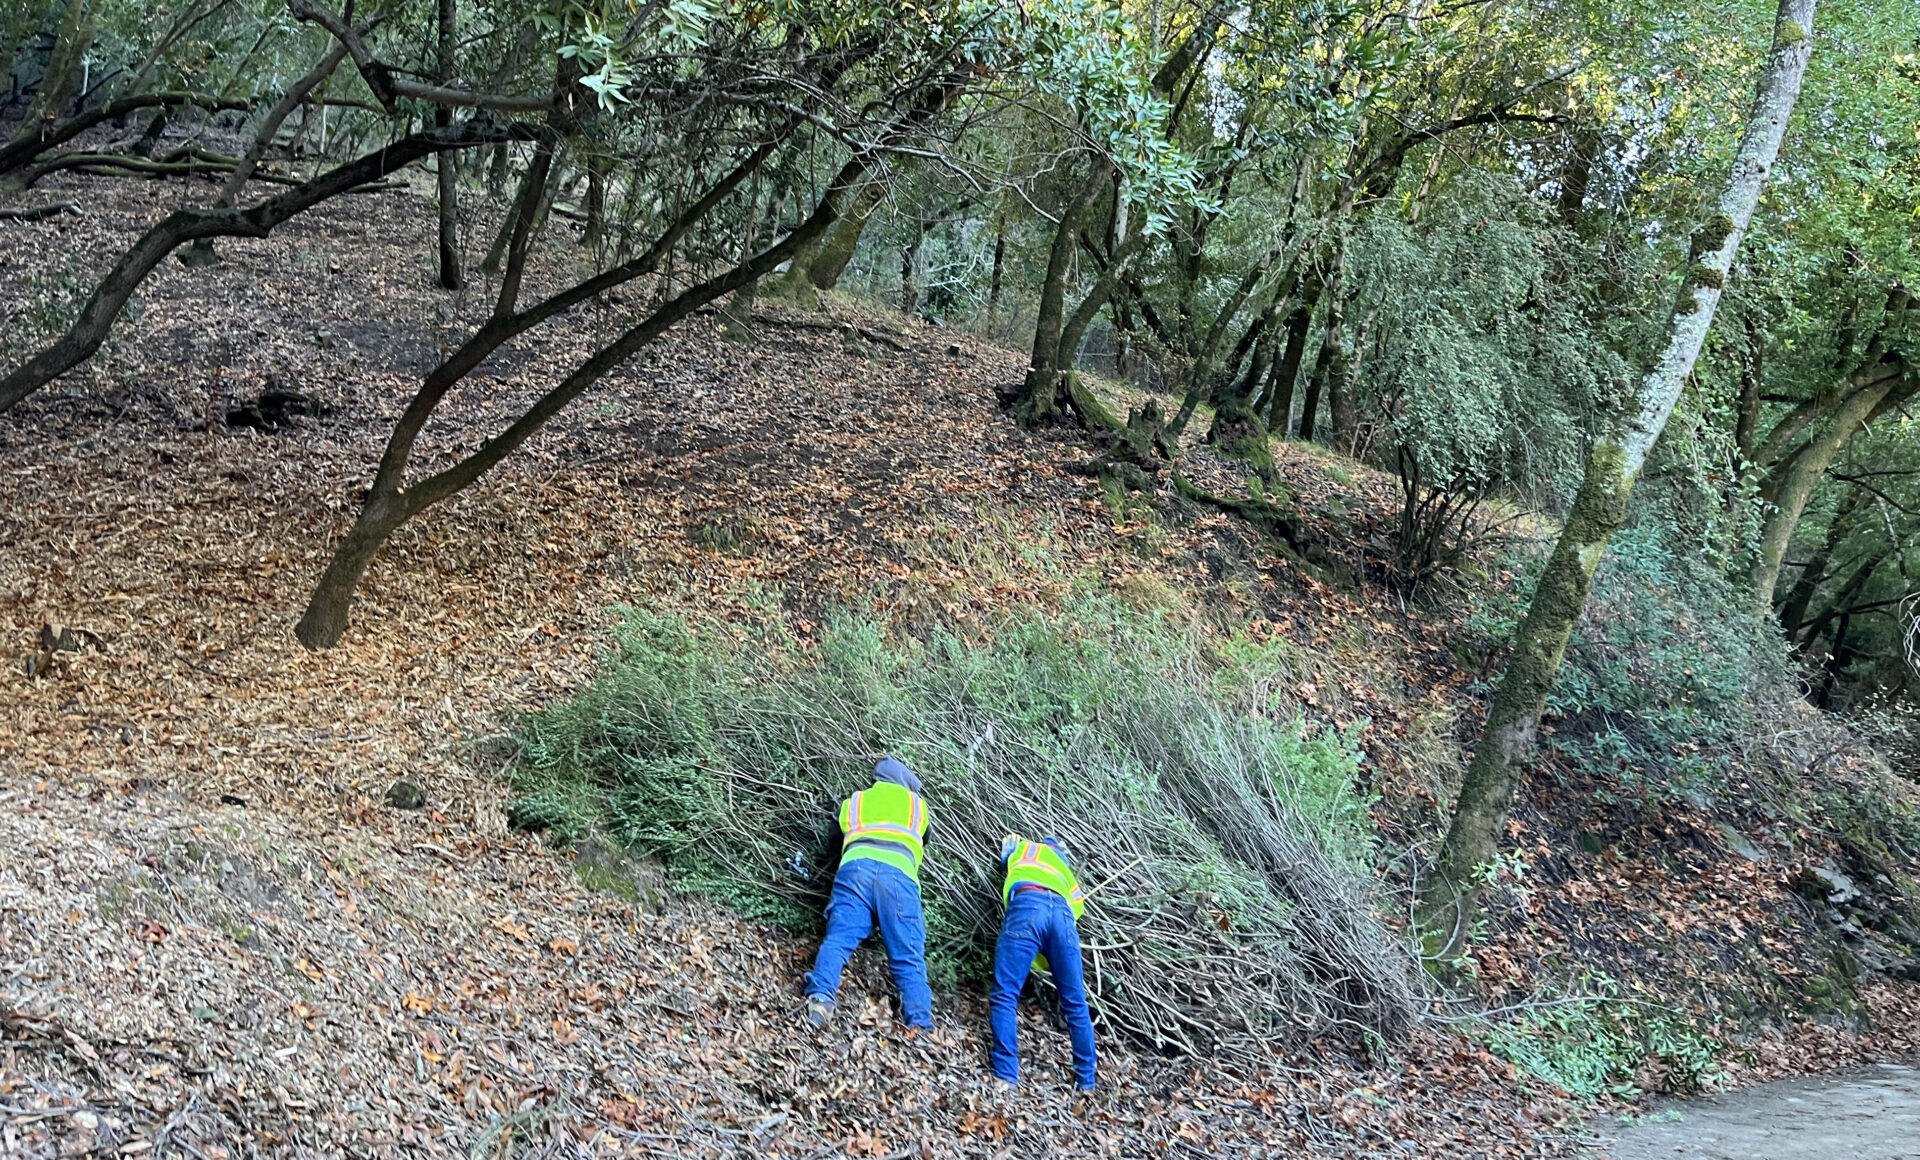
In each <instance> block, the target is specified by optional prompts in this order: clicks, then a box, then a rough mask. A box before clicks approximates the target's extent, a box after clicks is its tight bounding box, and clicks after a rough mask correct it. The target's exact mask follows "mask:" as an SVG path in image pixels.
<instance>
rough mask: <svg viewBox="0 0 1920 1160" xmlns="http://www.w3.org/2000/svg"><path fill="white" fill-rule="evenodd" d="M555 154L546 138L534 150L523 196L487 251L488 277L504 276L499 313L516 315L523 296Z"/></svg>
mask: <svg viewBox="0 0 1920 1160" xmlns="http://www.w3.org/2000/svg"><path fill="white" fill-rule="evenodd" d="M553 152H554V146H553V142H552V141H551V140H550V139H542V140H541V141H540V142H539V144H538V145H536V146H535V147H534V150H533V160H532V162H530V163H529V164H528V165H527V171H526V173H524V174H522V175H521V178H520V193H519V195H518V196H516V197H515V198H514V199H513V209H512V210H511V211H510V212H509V213H508V214H507V220H505V221H503V222H501V223H500V233H499V234H498V235H497V236H496V237H495V238H494V240H493V248H492V249H491V250H488V251H487V256H486V258H485V260H483V261H482V262H481V263H480V269H481V270H482V271H483V272H484V273H486V274H487V275H489V276H493V275H500V299H499V303H498V304H497V305H496V306H495V307H494V312H495V313H496V314H498V313H503V312H504V313H512V311H513V304H514V302H515V301H516V300H517V299H518V298H519V296H520V276H521V268H522V266H523V265H524V263H525V261H526V256H527V247H528V245H530V244H531V243H532V240H533V232H534V220H535V219H536V218H537V217H538V216H539V214H540V207H541V206H542V205H543V204H544V203H545V201H546V197H547V186H548V184H549V183H548V181H547V178H548V177H549V176H551V174H552V171H553ZM503 270H504V271H505V272H504V273H502V271H503Z"/></svg>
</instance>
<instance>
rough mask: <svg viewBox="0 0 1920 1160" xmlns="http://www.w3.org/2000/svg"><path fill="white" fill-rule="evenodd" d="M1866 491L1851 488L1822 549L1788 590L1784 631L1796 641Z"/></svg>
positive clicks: (1782, 621)
mask: <svg viewBox="0 0 1920 1160" xmlns="http://www.w3.org/2000/svg"><path fill="white" fill-rule="evenodd" d="M1865 494H1866V492H1865V491H1864V490H1862V489H1861V488H1858V487H1853V488H1848V489H1847V493H1846V495H1845V496H1844V497H1843V498H1842V499H1841V500H1840V506H1839V507H1838V508H1837V509H1835V510H1834V513H1833V518H1832V519H1831V520H1829V521H1828V522H1827V538H1826V540H1825V542H1823V543H1822V544H1821V545H1820V550H1819V551H1817V552H1815V553H1814V554H1813V558H1812V559H1810V560H1808V561H1807V563H1806V566H1805V567H1803V568H1801V569H1800V575H1799V576H1798V577H1796V578H1795V580H1794V582H1793V589H1792V590H1791V591H1790V592H1788V593H1787V599H1786V600H1785V602H1783V603H1782V604H1781V605H1780V631H1781V632H1783V633H1785V634H1786V636H1787V643H1788V644H1792V643H1793V642H1794V641H1795V640H1797V639H1798V638H1799V636H1800V626H1801V625H1802V624H1804V623H1805V622H1806V619H1807V608H1808V606H1809V605H1811V604H1812V603H1813V594H1814V592H1815V591H1816V590H1818V589H1819V587H1820V582H1821V581H1823V580H1825V579H1827V566H1828V565H1829V564H1831V563H1832V562H1833V557H1834V556H1835V554H1837V553H1838V552H1839V551H1840V545H1841V543H1842V542H1843V541H1844V540H1845V539H1846V538H1847V533H1848V532H1850V531H1852V530H1853V513H1854V512H1855V511H1856V510H1858V508H1859V507H1860V497H1861V496H1863V495H1865Z"/></svg>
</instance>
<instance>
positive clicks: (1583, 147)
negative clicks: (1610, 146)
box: [1556, 128, 1600, 229]
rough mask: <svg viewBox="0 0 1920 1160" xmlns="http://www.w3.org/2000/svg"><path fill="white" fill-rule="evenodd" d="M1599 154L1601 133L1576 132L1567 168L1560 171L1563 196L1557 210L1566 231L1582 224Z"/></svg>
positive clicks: (1584, 129) (1590, 130)
mask: <svg viewBox="0 0 1920 1160" xmlns="http://www.w3.org/2000/svg"><path fill="white" fill-rule="evenodd" d="M1599 153H1600V134H1598V133H1596V132H1595V131H1594V130H1592V129H1590V128H1580V129H1575V130H1574V131H1573V143H1572V148H1571V149H1569V150H1568V151H1567V164H1566V168H1564V169H1562V170H1561V171H1560V197H1559V199H1558V200H1559V204H1558V206H1557V207H1556V208H1557V209H1558V211H1559V216H1560V224H1561V225H1562V226H1563V227H1565V228H1566V229H1572V228H1573V227H1574V226H1576V225H1579V224H1580V211H1581V210H1582V209H1584V208H1585V207H1586V204H1587V188H1588V186H1589V185H1590V184H1591V183H1592V180H1593V163H1594V160H1595V159H1596V158H1597V157H1598V156H1599Z"/></svg>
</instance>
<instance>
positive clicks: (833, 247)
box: [767, 177, 887, 308]
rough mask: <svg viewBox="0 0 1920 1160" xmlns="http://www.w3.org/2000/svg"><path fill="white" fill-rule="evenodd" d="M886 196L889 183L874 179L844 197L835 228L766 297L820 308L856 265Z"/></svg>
mask: <svg viewBox="0 0 1920 1160" xmlns="http://www.w3.org/2000/svg"><path fill="white" fill-rule="evenodd" d="M886 193H887V186H886V183H885V182H884V181H882V180H880V178H878V177H875V178H873V179H871V180H869V181H868V182H867V183H866V184H865V185H862V186H860V187H859V188H858V189H853V190H848V191H847V192H846V193H844V194H842V195H841V196H842V197H843V198H845V199H846V205H845V207H844V210H843V212H842V213H841V215H840V217H839V218H837V219H836V220H835V221H834V223H833V228H832V229H831V230H828V231H827V233H826V234H825V236H823V237H821V238H819V239H818V240H817V241H815V242H814V243H813V244H812V245H811V246H809V247H807V248H806V249H804V250H802V251H801V252H800V253H798V254H796V255H795V256H794V259H793V262H792V264H790V265H789V266H788V267H787V268H786V271H785V272H784V273H782V274H780V275H779V276H778V277H777V278H774V279H771V280H769V282H768V284H767V293H768V294H770V295H777V296H779V297H783V298H790V299H792V300H794V301H795V302H798V303H799V304H801V305H802V306H806V307H809V308H813V307H818V306H819V305H820V295H821V294H823V293H825V292H827V291H829V290H832V289H833V288H834V287H835V286H838V285H839V284H840V278H841V275H843V274H845V273H846V272H847V267H848V266H849V265H851V264H852V263H853V255H854V254H855V253H856V252H857V251H858V250H859V248H860V238H861V235H863V234H865V233H866V232H867V222H868V221H869V220H871V219H872V217H873V213H874V211H875V210H876V209H878V208H879V207H880V201H881V199H882V198H884V197H885V196H886Z"/></svg>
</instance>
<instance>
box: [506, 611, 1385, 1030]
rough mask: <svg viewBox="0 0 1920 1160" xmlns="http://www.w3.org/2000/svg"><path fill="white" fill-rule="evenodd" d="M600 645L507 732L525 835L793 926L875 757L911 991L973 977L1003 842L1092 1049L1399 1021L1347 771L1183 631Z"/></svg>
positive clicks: (855, 630)
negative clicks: (903, 846)
mask: <svg viewBox="0 0 1920 1160" xmlns="http://www.w3.org/2000/svg"><path fill="white" fill-rule="evenodd" d="M1156 632H1157V633H1158V635H1156ZM620 645H621V648H620V655H619V656H618V657H617V658H615V659H612V660H611V661H610V663H609V665H608V666H607V669H606V671H605V673H604V675H603V676H602V678H601V679H600V681H599V682H598V683H597V684H596V685H595V686H594V687H593V688H591V689H589V690H588V691H587V692H586V693H585V694H583V695H582V696H581V697H580V698H579V699H577V700H576V701H575V702H574V703H573V704H572V705H570V706H567V707H565V708H562V709H558V710H554V711H551V712H549V713H547V714H545V715H543V716H541V717H539V718H536V719H534V720H533V721H532V722H530V724H529V726H528V728H527V730H526V733H525V742H526V746H525V749H524V750H523V753H522V757H521V761H520V774H519V777H520V786H521V788H522V790H523V791H524V792H525V796H524V797H523V798H522V799H521V802H520V806H519V817H520V820H521V821H522V823H523V824H532V825H549V826H554V827H556V828H559V829H562V830H563V831H564V830H572V831H574V832H584V831H585V830H586V829H588V828H594V827H597V828H604V829H605V830H607V831H608V832H609V833H610V834H611V835H612V836H613V837H614V838H615V839H616V840H619V841H622V842H625V843H627V844H629V845H630V846H633V847H635V848H637V849H640V850H643V851H646V852H649V853H654V854H658V855H661V856H664V857H665V858H666V859H667V861H668V863H669V865H670V866H672V867H674V868H676V869H677V870H678V871H679V872H680V873H681V875H682V880H683V881H684V882H687V883H689V884H692V885H694V886H704V887H705V888H707V889H709V890H710V892H712V893H716V894H720V895H722V896H725V897H728V898H729V899H731V900H732V901H734V902H735V903H736V904H739V905H741V906H742V907H743V909H745V910H747V911H749V912H750V913H759V914H762V915H777V913H778V911H779V910H780V908H781V907H782V906H784V907H786V908H787V911H788V913H789V915H793V914H796V913H817V912H818V908H819V907H820V905H821V904H822V903H823V902H824V900H825V897H826V893H827V890H828V888H829V887H830V886H831V883H832V875H833V870H834V856H833V853H832V851H833V848H834V846H835V844H836V843H835V837H836V831H835V828H834V821H833V819H834V816H835V814H836V812H837V808H838V804H839V802H840V800H841V799H842V798H843V797H844V796H845V795H846V794H848V793H849V792H851V791H853V790H856V789H860V788H863V787H864V786H865V785H866V784H868V783H869V781H870V780H871V777H870V770H871V765H872V761H873V760H874V758H875V757H876V756H877V755H879V754H880V753H883V752H892V753H894V754H896V755H898V756H900V757H902V758H903V759H904V760H906V761H907V762H908V763H909V764H910V765H912V766H913V768H914V769H915V770H916V771H918V772H919V773H920V775H921V776H922V777H923V778H924V780H925V786H926V790H925V792H926V797H927V800H928V802H929V807H930V812H931V817H932V830H931V833H930V835H929V842H928V846H929V856H928V860H927V863H926V865H925V867H924V870H923V873H922V876H921V883H922V889H923V895H924V897H925V900H926V905H927V911H928V926H929V952H930V957H931V959H932V960H933V963H934V969H935V972H936V974H937V975H943V976H945V977H947V978H949V979H953V980H955V981H972V980H978V979H980V978H982V977H984V975H985V969H984V968H985V965H986V963H987V961H988V958H989V956H990V954H991V948H992V945H993V940H994V937H995V934H996V932H997V930H998V927H999V922H1000V909H1001V908H1000V884H1001V878H1002V868H1001V863H1000V840H1001V837H1002V835H1003V834H1005V833H1007V832H1009V831H1017V832H1019V833H1022V834H1025V835H1027V836H1029V837H1040V836H1053V837H1058V838H1061V839H1064V840H1065V842H1066V844H1067V847H1068V849H1069V851H1070V853H1071V856H1072V858H1073V860H1074V862H1075V864H1076V867H1077V871H1078V874H1079V877H1080V880H1081V883H1082V885H1083V886H1084V887H1086V888H1087V889H1088V890H1089V892H1090V896H1091V897H1090V902H1089V906H1088V910H1087V913H1086V915H1085V917H1084V918H1083V919H1082V920H1081V923H1080V933H1081V939H1082V942H1083V946H1084V948H1085V956H1086V957H1085V964H1086V974H1087V979H1088V983H1089V989H1090V992H1091V998H1092V1005H1093V1009H1094V1012H1095V1019H1096V1022H1097V1023H1099V1024H1101V1025H1103V1027H1104V1029H1105V1030H1106V1031H1107V1032H1108V1033H1112V1034H1120V1035H1125V1036H1127V1037H1129V1038H1131V1039H1133V1040H1134V1041H1136V1042H1139V1043H1141V1044H1143V1045H1146V1046H1149V1047H1151V1048H1153V1049H1155V1050H1159V1051H1175V1052H1181V1053H1189V1054H1194V1055H1206V1054H1216V1053H1218V1052H1220V1051H1222V1050H1228V1049H1235V1048H1247V1049H1260V1050H1271V1049H1272V1048H1274V1047H1275V1046H1277V1045H1278V1043H1279V1042H1280V1041H1282V1040H1284V1039H1287V1038H1293V1037H1297V1036H1299V1035H1302V1034H1306V1035H1313V1034H1319V1033H1322V1032H1326V1031H1328V1030H1331V1029H1334V1028H1336V1027H1341V1026H1344V1027H1347V1028H1351V1029H1356V1030H1364V1031H1367V1032H1373V1033H1378V1034H1381V1035H1385V1036H1388V1037H1390V1038H1397V1037H1399V1036H1401V1035H1403V1034H1404V1033H1405V1032H1406V1031H1407V1030H1408V1029H1409V1027H1410V1026H1411V1025H1412V1023H1413V1021H1414V1020H1415V1018H1416V1017H1417V1011H1418V1003H1419V996H1418V993H1417V991H1416V987H1415V983H1414V978H1415V974H1416V972H1415V971H1414V970H1413V968H1412V960H1411V959H1410V957H1409V955H1408V953H1407V952H1406V950H1405V949H1404V948H1403V947H1402V946H1400V945H1399V944H1398V942H1397V940H1396V939H1395V938H1394V936H1393V935H1392V934H1391V933H1390V932H1389V931H1387V930H1386V929H1385V928H1384V927H1383V926H1382V925H1381V923H1380V922H1379V921H1378V918H1377V917H1376V914H1375V911H1374V909H1373V906H1372V899H1371V897H1370V889H1369V876H1368V871H1367V869H1366V860H1367V855H1368V847H1367V839H1366V836H1365V821H1364V812H1365V811H1364V803H1362V802H1361V801H1360V800H1359V799H1358V798H1357V797H1355V796H1354V795H1353V794H1352V793H1351V791H1350V789H1349V788H1348V787H1349V786H1350V784H1351V774H1352V772H1353V764H1354V758H1353V755H1352V754H1351V752H1350V751H1348V750H1346V749H1344V748H1343V745H1342V743H1340V742H1339V741H1337V740H1332V741H1304V740H1302V739H1301V737H1300V734H1299V732H1298V730H1297V729H1296V728H1294V727H1292V726H1288V725H1282V724H1279V723H1276V722H1275V721H1273V720H1271V719H1270V718H1268V717H1266V716H1264V715H1262V714H1260V713H1258V712H1257V711H1253V710H1256V709H1257V708H1258V707H1260V705H1261V704H1262V703H1263V702H1264V701H1265V700H1266V698H1267V694H1266V693H1265V691H1264V690H1263V689H1262V688H1260V687H1258V684H1257V682H1256V683H1255V684H1253V685H1246V686H1242V687H1241V689H1240V691H1239V692H1238V693H1236V694H1234V695H1232V696H1228V695H1225V694H1223V693H1222V692H1221V691H1220V682H1219V680H1218V679H1217V676H1218V675H1217V674H1210V673H1208V672H1206V671H1204V668H1203V666H1202V663H1201V661H1200V654H1199V652H1198V645H1197V643H1196V642H1194V641H1192V640H1190V639H1187V638H1185V637H1184V636H1180V635H1177V634H1170V633H1167V632H1164V631H1160V630H1158V629H1155V628H1152V627H1149V628H1147V629H1144V630H1141V629H1138V628H1137V626H1136V628H1128V627H1125V626H1121V627H1118V628H1116V626H1114V625H1112V624H1106V625H1100V626H1097V627H1091V628H1089V626H1086V625H1084V624H1082V625H1078V626H1075V625H1072V624H1069V625H1067V626H1066V627H1062V624H1061V622H1059V621H1054V622H1042V621H1041V620H1040V619H1039V618H1037V617H1035V618H1032V619H1031V620H1028V621H1021V622H1018V623H1016V624H1015V625H1012V626H1010V627H1008V628H1007V629H1006V630H1004V631H1003V632H1001V633H1000V634H999V635H997V636H996V637H995V639H994V640H993V641H992V642H990V643H988V644H984V645H969V644H968V643H966V642H964V641H962V640H960V639H958V638H947V639H936V640H934V641H932V642H930V643H928V644H925V645H920V644H915V643H914V642H911V641H897V640H890V639H889V638H888V637H887V636H886V635H885V634H884V633H883V632H882V631H881V630H880V629H878V628H877V627H875V626H872V625H862V624H856V623H845V624H842V625H840V626H838V627H837V628H836V629H835V630H834V631H833V632H832V633H830V634H829V638H828V640H827V641H826V642H825V643H824V644H823V645H822V646H821V647H820V649H819V650H818V651H817V653H814V654H812V655H809V656H803V655H801V654H798V653H794V652H792V651H789V650H788V648H787V647H785V646H784V645H783V644H781V643H780V642H778V641H770V640H769V641H758V642H753V643H743V642H739V641H738V640H737V639H736V638H734V637H733V636H732V634H731V633H730V632H729V631H727V630H724V629H720V628H718V627H717V626H716V627H715V628H713V629H711V630H693V629H689V628H687V627H686V626H685V625H684V624H681V623H679V622H675V621H670V620H665V619H660V618H654V617H646V616H643V617H637V618H635V619H634V620H632V621H630V622H629V623H628V624H627V625H626V627H625V629H624V630H623V632H622V635H621V637H620ZM1136 650H1137V653H1138V654H1140V655H1135V653H1136ZM769 903H774V904H775V905H769Z"/></svg>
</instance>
